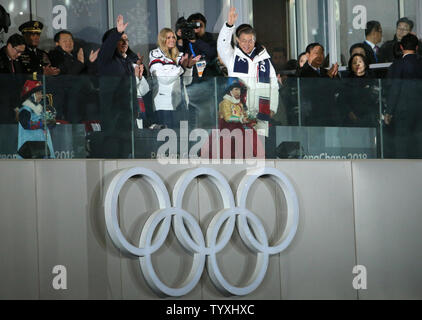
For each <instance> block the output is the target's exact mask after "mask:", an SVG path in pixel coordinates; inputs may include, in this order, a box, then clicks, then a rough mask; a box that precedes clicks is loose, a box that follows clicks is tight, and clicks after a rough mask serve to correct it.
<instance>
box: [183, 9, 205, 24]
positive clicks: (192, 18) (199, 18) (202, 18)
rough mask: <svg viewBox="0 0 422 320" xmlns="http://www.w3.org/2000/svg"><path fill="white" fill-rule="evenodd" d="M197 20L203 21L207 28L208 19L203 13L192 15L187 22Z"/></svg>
mask: <svg viewBox="0 0 422 320" xmlns="http://www.w3.org/2000/svg"><path fill="white" fill-rule="evenodd" d="M195 20H199V21H202V22H203V23H204V25H205V26H207V18H205V16H204V15H203V14H202V13H199V12H197V13H194V14H191V15H190V16H189V18H188V20H187V21H188V22H192V21H195Z"/></svg>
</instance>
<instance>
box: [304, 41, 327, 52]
mask: <svg viewBox="0 0 422 320" xmlns="http://www.w3.org/2000/svg"><path fill="white" fill-rule="evenodd" d="M315 47H321V48H322V50H324V46H323V45H322V44H320V43H318V42H314V43H311V44H309V45H308V46H307V47H306V50H305V51H306V53H311V51H312V49H313V48H315Z"/></svg>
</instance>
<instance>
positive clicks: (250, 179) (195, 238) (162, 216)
mask: <svg viewBox="0 0 422 320" xmlns="http://www.w3.org/2000/svg"><path fill="white" fill-rule="evenodd" d="M135 176H142V177H143V178H145V179H146V181H147V182H148V183H149V184H150V185H151V186H152V188H153V189H154V192H155V193H156V195H157V198H158V203H159V207H160V209H159V210H158V211H156V212H155V213H154V214H152V215H151V216H150V217H149V219H148V220H147V222H146V223H145V226H144V228H143V230H142V232H141V236H140V240H139V246H138V247H136V246H134V245H132V244H131V243H129V242H128V241H127V240H126V238H125V237H124V235H123V233H122V231H121V229H120V226H119V221H118V216H117V202H118V196H119V193H120V191H121V189H122V187H123V185H124V184H125V182H126V181H128V180H129V179H130V178H132V177H135ZM201 176H207V177H209V178H210V179H211V181H212V182H213V183H214V184H215V186H216V187H217V189H218V191H219V193H220V195H221V197H222V199H223V204H224V209H223V210H221V211H220V212H219V213H218V214H216V215H215V216H214V217H213V219H212V220H211V222H210V224H209V226H208V229H207V232H206V237H205V238H204V235H203V234H202V231H201V228H200V226H199V224H198V222H197V221H196V219H195V218H194V217H193V216H192V215H191V214H190V213H188V212H186V211H185V210H183V209H182V200H183V196H184V194H185V191H186V189H187V187H188V185H189V184H190V183H191V182H192V181H193V180H194V179H196V178H198V177H201ZM263 176H268V177H270V178H271V179H272V180H273V181H275V182H276V183H277V184H278V185H279V186H280V188H281V189H282V191H283V192H284V195H285V198H286V202H287V224H286V228H285V231H284V232H283V234H282V235H281V236H280V239H279V240H278V241H277V243H276V244H275V245H274V246H270V245H269V243H268V237H267V234H266V232H265V229H264V226H263V225H262V223H261V221H260V219H259V218H258V217H257V216H256V215H255V214H253V213H252V212H250V211H249V210H248V209H247V208H246V200H247V196H248V193H249V190H250V188H251V186H252V185H253V183H254V182H255V181H256V180H257V179H258V178H260V177H263ZM172 199H173V206H172V205H171V201H170V196H169V193H168V191H167V188H166V186H165V185H164V182H163V181H162V180H161V178H160V177H159V176H158V175H157V174H156V173H155V172H153V171H151V170H149V169H146V168H139V167H136V168H131V169H126V170H122V171H120V172H119V173H118V174H117V175H116V176H115V177H114V178H113V179H112V180H111V182H110V185H109V187H108V189H107V192H106V195H105V203H104V208H105V220H106V225H107V231H108V234H109V235H110V238H111V239H112V241H113V243H114V244H115V246H116V247H117V248H119V249H120V250H121V251H122V252H123V253H125V254H129V255H131V256H133V257H137V258H139V261H140V267H141V270H142V273H143V275H144V278H145V280H146V282H147V283H148V285H149V286H150V287H151V289H152V290H153V291H154V292H155V293H156V294H157V295H159V296H171V297H180V296H184V295H186V294H188V293H189V292H190V291H191V290H193V289H194V288H195V286H196V285H197V284H198V282H199V280H200V278H201V275H202V273H203V271H204V269H205V264H207V271H208V274H209V276H210V278H211V280H212V282H213V284H214V285H215V286H216V287H217V289H218V290H219V291H220V292H221V293H223V294H225V295H235V296H244V295H248V294H250V293H251V292H253V291H254V290H255V289H256V288H257V287H258V286H259V285H260V284H261V282H262V280H263V279H264V276H265V274H266V272H267V268H268V263H269V256H270V255H275V254H278V253H280V252H282V251H283V250H285V249H286V248H287V247H288V246H289V244H290V243H291V242H292V240H293V238H294V236H295V234H296V231H297V228H298V224H299V204H298V199H297V195H296V192H295V189H294V187H293V185H292V183H291V182H290V181H289V179H288V178H287V177H286V176H285V175H284V174H282V173H281V172H280V171H278V170H276V169H274V168H259V169H255V170H251V171H250V172H248V173H247V175H246V176H245V177H244V178H243V179H242V181H241V182H240V186H239V188H238V190H237V194H236V200H237V206H236V204H235V199H234V195H233V192H232V190H231V188H230V186H229V183H228V181H227V180H226V178H225V177H224V176H223V175H221V174H220V173H219V172H217V171H215V170H214V169H210V168H198V169H194V170H189V171H187V172H185V173H184V174H183V175H182V176H181V177H180V178H179V180H178V181H177V183H176V185H175V188H174V191H173V198H172ZM226 221H227V223H226V224H225V222H226ZM160 224H161V225H160ZM224 224H225V225H224ZM171 225H173V229H174V232H175V235H176V238H177V240H178V241H179V242H180V244H181V245H182V246H183V247H184V248H185V249H186V250H188V252H189V253H191V254H192V255H193V263H192V269H191V270H190V272H189V275H188V276H187V278H186V279H185V281H184V282H183V284H182V286H181V287H179V288H171V287H168V286H167V285H165V284H164V283H163V282H162V281H161V280H160V279H159V277H158V276H157V273H156V272H155V270H154V267H153V265H152V261H151V255H152V254H154V253H155V252H156V251H157V250H159V249H160V247H161V246H162V245H163V244H164V241H165V240H166V238H167V236H168V234H169V232H170V227H171ZM235 226H237V229H238V231H239V234H240V237H241V239H242V241H243V242H244V243H245V244H246V246H247V247H248V248H249V249H250V250H252V252H254V253H256V254H257V263H256V266H255V270H254V272H253V276H252V279H251V280H250V281H249V282H248V284H247V285H246V286H244V287H236V286H233V285H232V284H230V283H229V282H228V281H227V280H226V279H225V278H224V276H223V275H222V273H221V271H220V268H219V266H218V263H217V254H218V253H219V252H220V251H221V250H223V249H224V247H225V246H226V245H227V244H228V242H229V241H230V238H231V237H232V235H233V232H234V228H235ZM157 227H158V228H159V229H158V231H157V233H156V232H155V231H156V229H157ZM221 228H223V230H222V232H221V235H220V236H219V239H218V240H217V236H218V235H219V234H220V229H221ZM187 229H188V230H187ZM251 229H252V230H251ZM155 233H156V236H155V240H154V243H153V235H154V234H155Z"/></svg>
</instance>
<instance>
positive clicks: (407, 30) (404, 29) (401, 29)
mask: <svg viewBox="0 0 422 320" xmlns="http://www.w3.org/2000/svg"><path fill="white" fill-rule="evenodd" d="M397 31H402V32H409V31H410V29H407V28H397Z"/></svg>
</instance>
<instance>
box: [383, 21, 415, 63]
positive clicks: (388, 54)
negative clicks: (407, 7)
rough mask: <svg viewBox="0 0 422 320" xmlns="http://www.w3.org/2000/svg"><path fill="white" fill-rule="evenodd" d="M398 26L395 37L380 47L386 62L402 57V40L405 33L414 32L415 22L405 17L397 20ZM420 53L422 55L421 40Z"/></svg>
mask: <svg viewBox="0 0 422 320" xmlns="http://www.w3.org/2000/svg"><path fill="white" fill-rule="evenodd" d="M396 26H397V28H396V34H395V35H394V39H393V40H390V41H387V42H385V43H384V44H383V45H382V47H381V49H380V54H381V59H382V60H383V61H384V62H393V61H394V60H397V59H400V58H401V57H402V55H403V54H402V52H401V49H400V41H401V39H403V37H404V36H405V35H407V34H409V33H411V32H412V30H413V27H414V23H413V21H412V20H410V19H408V18H406V17H403V18H400V19H399V20H398V21H397V24H396ZM418 54H419V55H422V43H421V41H419V49H418Z"/></svg>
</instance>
